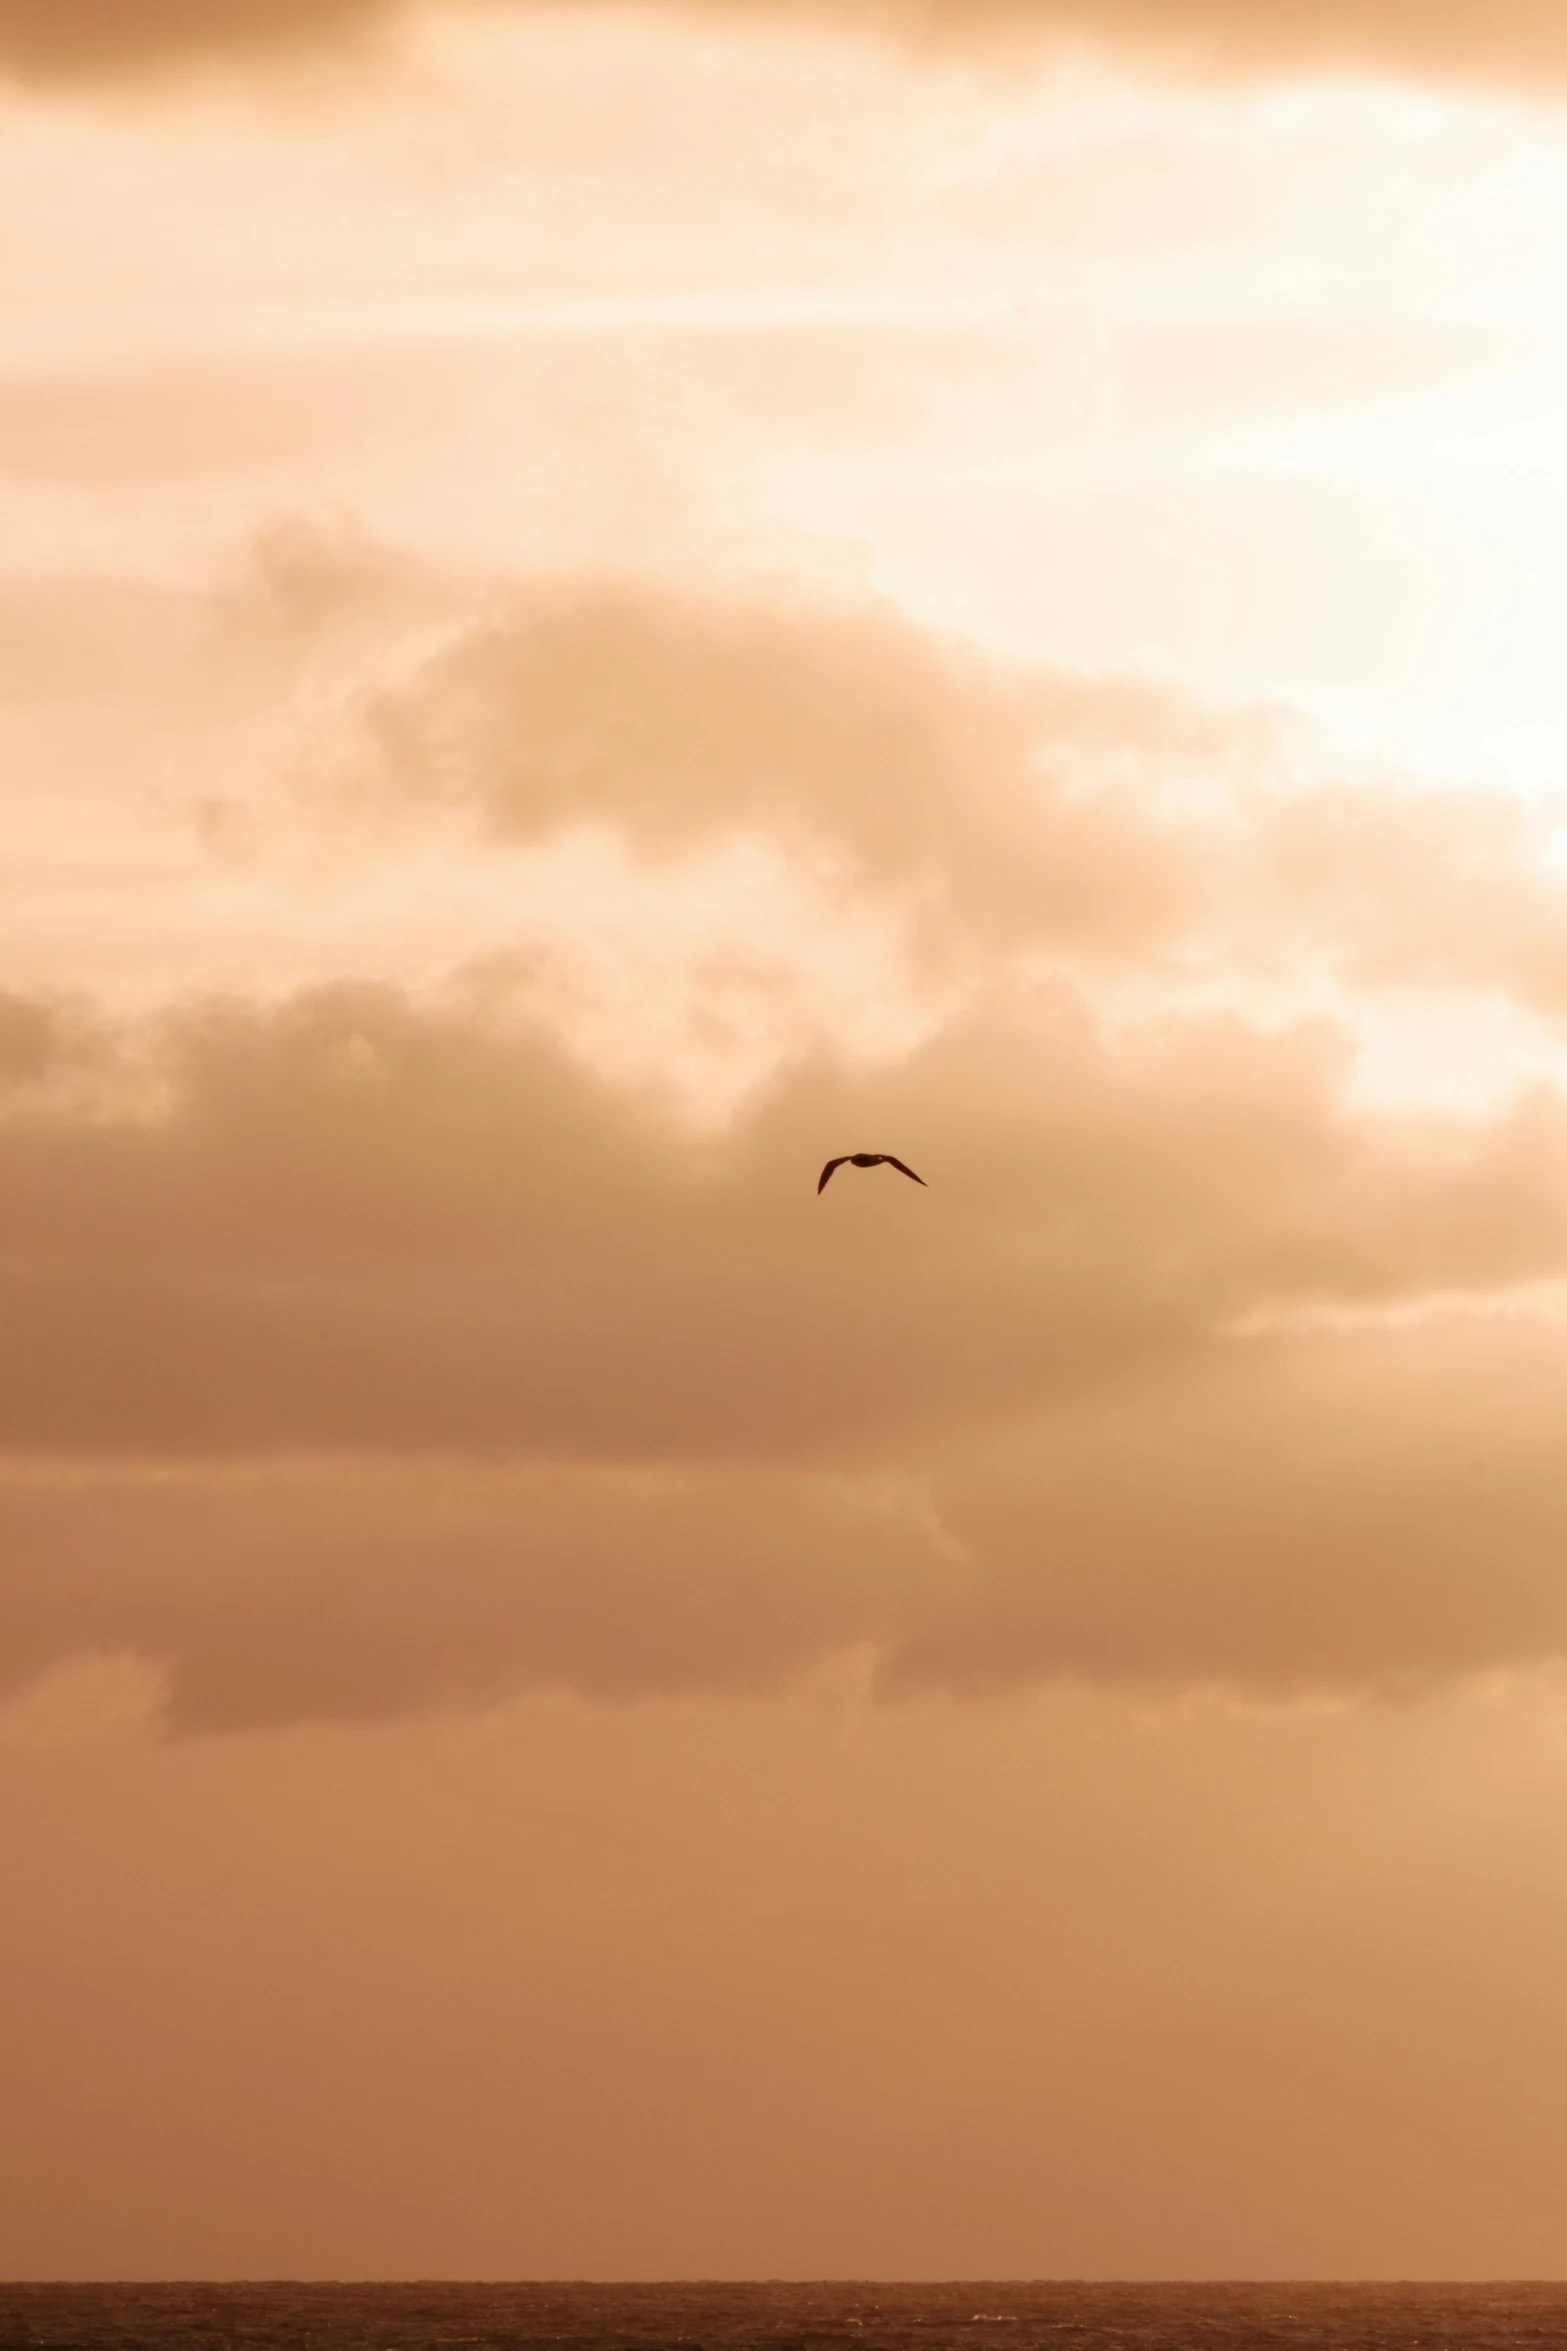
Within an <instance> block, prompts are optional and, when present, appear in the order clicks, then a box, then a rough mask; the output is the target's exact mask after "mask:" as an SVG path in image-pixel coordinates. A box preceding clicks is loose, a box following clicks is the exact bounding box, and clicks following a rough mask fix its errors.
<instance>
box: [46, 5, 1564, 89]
mask: <svg viewBox="0 0 1567 2351" xmlns="http://www.w3.org/2000/svg"><path fill="white" fill-rule="evenodd" d="M518 4H526V0H518ZM404 12H405V10H404V9H403V8H402V7H400V6H399V4H398V0H0V60H3V61H4V62H5V63H6V64H8V65H9V66H10V68H11V69H12V71H13V72H18V73H22V74H25V75H31V76H39V77H46V78H47V77H59V78H66V77H74V76H86V77H101V76H106V75H114V74H117V73H123V72H126V71H137V70H145V69H147V68H149V67H151V68H156V67H159V66H165V65H168V64H171V63H176V62H178V61H180V60H184V59H203V58H213V57H221V56H225V55H246V54H252V53H257V52H265V51H267V50H269V49H271V50H278V49H286V48H313V47H314V48H318V47H322V46H325V45H330V44H332V43H333V42H339V41H342V40H344V39H347V38H352V37H354V36H357V35H362V34H364V33H367V32H373V31H375V30H376V29H378V28H379V27H381V26H383V25H385V24H386V23H387V22H388V21H389V20H390V19H391V18H393V17H394V16H395V15H398V14H401V13H404ZM733 12H734V13H736V14H741V15H744V14H753V15H768V14H777V13H793V14H798V15H804V16H806V17H808V18H809V17H810V16H812V15H815V14H818V13H820V12H819V11H818V10H817V8H816V7H815V6H814V5H813V0H734V7H733ZM862 14H863V15H864V17H865V18H866V19H867V20H868V21H870V22H872V23H879V24H882V25H884V26H885V27H886V28H887V29H888V30H889V31H890V32H891V33H892V34H893V35H894V36H896V37H899V38H902V39H908V38H911V37H912V38H914V39H918V40H927V39H932V38H934V39H935V40H936V41H937V42H938V43H941V44H951V43H952V42H954V41H957V42H962V43H964V44H965V45H967V44H972V43H974V42H975V41H980V42H984V41H986V40H988V39H993V38H994V37H995V36H996V35H997V34H998V33H1001V34H1005V35H1007V36H1010V37H1013V38H1016V37H1017V36H1018V35H1020V34H1021V35H1023V36H1025V37H1030V36H1031V37H1036V38H1043V39H1047V40H1052V39H1054V40H1059V39H1066V40H1070V41H1082V40H1088V41H1102V42H1107V43H1110V44H1111V45H1114V46H1118V47H1123V48H1127V49H1130V50H1131V51H1132V52H1134V53H1141V54H1143V55H1145V56H1151V57H1153V58H1155V59H1160V58H1163V59H1166V60H1173V61H1175V62H1177V63H1181V64H1196V65H1198V66H1199V67H1203V68H1207V69H1210V70H1218V71H1221V72H1222V71H1234V70H1240V71H1243V72H1264V73H1286V74H1289V73H1298V72H1301V71H1313V70H1330V71H1332V70H1341V69H1343V68H1345V67H1349V68H1369V69H1371V70H1375V71H1386V72H1392V73H1395V74H1405V75H1412V76H1416V77H1425V76H1435V77H1438V78H1441V79H1478V80H1481V81H1485V82H1493V83H1504V84H1505V83H1512V84H1515V85H1516V84H1520V83H1522V84H1526V85H1527V84H1529V83H1532V82H1533V81H1535V80H1537V79H1544V80H1546V81H1555V80H1557V79H1558V78H1559V77H1560V76H1561V75H1562V73H1563V72H1564V71H1567V30H1564V28H1563V25H1562V21H1561V12H1560V10H1559V9H1557V8H1556V7H1555V6H1554V4H1553V0H1503V5H1501V6H1489V7H1488V6H1481V5H1479V4H1478V0H1462V4H1461V5H1456V6H1451V7H1446V8H1427V7H1423V6H1420V5H1417V4H1416V0H1369V4H1362V0H1262V4H1261V5H1258V4H1256V0H865V5H864V6H863V9H862Z"/></svg>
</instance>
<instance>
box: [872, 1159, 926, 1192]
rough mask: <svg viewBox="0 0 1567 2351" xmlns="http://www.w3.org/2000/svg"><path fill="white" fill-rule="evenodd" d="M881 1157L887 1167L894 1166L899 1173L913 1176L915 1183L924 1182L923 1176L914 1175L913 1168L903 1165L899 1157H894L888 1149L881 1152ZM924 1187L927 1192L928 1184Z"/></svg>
mask: <svg viewBox="0 0 1567 2351" xmlns="http://www.w3.org/2000/svg"><path fill="white" fill-rule="evenodd" d="M882 1158H883V1159H884V1160H885V1161H886V1163H887V1165H888V1166H889V1167H895V1168H896V1169H897V1171H898V1173H899V1175H906V1176H913V1177H914V1181H915V1183H917V1184H925V1178H924V1177H923V1176H917V1175H914V1170H913V1168H912V1167H905V1166H904V1164H903V1162H902V1160H901V1159H894V1158H893V1156H892V1153H891V1152H890V1151H884V1152H883V1153H882ZM925 1189H926V1191H927V1192H928V1191H929V1190H930V1186H929V1184H925Z"/></svg>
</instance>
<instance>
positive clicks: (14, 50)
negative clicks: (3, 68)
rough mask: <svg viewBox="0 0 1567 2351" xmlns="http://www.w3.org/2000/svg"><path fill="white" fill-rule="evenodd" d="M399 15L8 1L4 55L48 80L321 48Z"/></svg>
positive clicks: (361, 10) (321, 5)
mask: <svg viewBox="0 0 1567 2351" xmlns="http://www.w3.org/2000/svg"><path fill="white" fill-rule="evenodd" d="M391 13H392V6H390V5H389V4H388V0H59V4H58V5H54V4H52V0H0V59H3V60H4V61H5V62H6V63H7V64H8V65H9V66H10V67H11V69H12V71H13V72H18V73H22V74H26V75H31V76H37V77H39V78H56V77H58V78H60V79H65V78H69V77H75V76H78V75H82V76H90V77H99V76H103V75H109V74H115V73H120V72H124V71H127V70H132V71H135V70H142V69H145V68H147V67H159V66H167V65H171V64H177V63H180V62H183V61H184V60H187V59H196V58H207V57H214V56H222V55H225V54H241V55H244V54H250V53H252V52H254V51H257V50H266V49H272V48H282V47H301V48H302V47H317V46H320V45H323V44H327V43H331V42H333V41H338V40H342V39H344V38H345V37H348V36H350V35H353V34H355V33H358V32H361V31H364V30H366V29H369V28H371V27H373V26H375V25H376V24H377V23H379V22H381V21H384V20H385V19H386V18H387V17H388V16H389V15H390V14H391Z"/></svg>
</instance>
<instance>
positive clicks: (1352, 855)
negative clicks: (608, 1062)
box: [336, 577, 1567, 1023]
mask: <svg viewBox="0 0 1567 2351" xmlns="http://www.w3.org/2000/svg"><path fill="white" fill-rule="evenodd" d="M363 737H364V739H363V742H362V745H361V747H360V750H359V753H358V756H357V758H356V759H355V760H354V761H353V762H351V769H352V774H351V780H350V781H349V782H347V783H346V784H344V785H342V786H341V788H340V789H339V790H338V791H337V796H336V797H337V806H338V809H339V811H340V812H346V813H347V814H348V815H349V817H350V819H354V818H359V819H370V818H375V819H378V820H382V821H384V820H385V819H387V818H388V817H392V818H396V817H397V816H399V815H400V816H402V817H405V818H414V817H418V816H420V815H427V814H429V813H430V812H432V811H445V812H451V811H457V812H459V813H461V814H464V815H466V816H467V817H469V818H470V819H472V820H473V821H474V822H475V824H476V826H477V828H478V831H479V834H480V836H481V838H482V839H483V840H484V841H485V842H486V843H487V844H491V845H498V846H506V845H517V844H530V843H538V842H541V841H547V840H550V839H552V838H556V837H558V836H560V835H561V834H563V833H568V832H571V831H573V830H579V829H581V828H583V827H591V826H599V827H602V828H604V829H606V830H608V831H610V832H612V833H614V834H615V835H616V836H617V837H618V838H619V839H621V840H623V841H625V842H627V843H628V844H629V845H630V846H631V847H632V848H633V850H635V851H636V852H637V853H639V854H640V855H641V856H642V857H643V858H645V859H647V860H649V861H651V862H653V863H655V864H656V863H657V862H658V861H660V860H666V861H667V860H670V859H673V858H675V857H678V856H680V855H683V854H687V853H690V852H691V851H693V850H695V849H698V848H711V847H712V846H714V845H715V844H719V843H723V842H726V841H732V840H734V839H737V838H745V839H763V840H766V841H769V842H771V843H773V844H774V845H776V846H777V847H778V848H780V849H781V850H782V851H783V852H784V853H785V854H787V855H790V856H793V857H794V858H796V859H798V860H800V861H802V862H803V863H804V864H805V865H806V866H807V867H809V866H810V865H812V864H813V863H814V864H815V865H816V866H817V867H823V866H825V867H826V868H828V869H829V870H832V871H834V872H836V873H838V874H840V875H841V876H842V877H843V878H844V879H845V880H846V881H848V882H849V883H850V884H851V885H853V886H858V887H861V888H868V889H871V890H874V891H877V892H880V893H884V894H888V895H891V896H892V897H894V898H901V900H902V902H903V903H904V905H905V906H906V907H908V908H909V909H912V910H913V912H914V914H915V916H916V918H917V936H918V939H919V942H920V943H921V944H922V945H923V946H924V947H925V948H926V949H927V950H934V951H935V952H936V953H937V955H938V956H939V957H943V958H950V957H952V956H953V955H956V956H957V957H958V958H959V959H960V960H961V959H962V958H964V957H970V958H972V957H974V956H976V955H978V956H981V957H983V958H987V959H988V958H994V957H996V956H997V955H1001V956H1003V957H1004V956H1006V955H1008V954H1012V953H1015V952H1016V951H1018V950H1019V949H1022V948H1025V947H1026V948H1028V949H1030V950H1033V951H1040V952H1045V953H1048V954H1049V956H1050V957H1051V958H1052V960H1054V961H1056V962H1058V963H1060V962H1064V963H1065V964H1066V965H1068V966H1069V967H1071V968H1073V969H1075V970H1076V971H1078V972H1079V973H1083V972H1090V971H1097V972H1099V973H1101V974H1102V973H1104V972H1107V971H1120V972H1122V973H1123V974H1124V973H1125V972H1128V971H1136V972H1138V973H1139V974H1140V975H1141V976H1142V977H1143V978H1144V979H1145V980H1146V979H1147V978H1148V977H1150V976H1151V975H1154V974H1163V975H1165V976H1173V975H1175V974H1177V973H1179V972H1181V971H1186V972H1188V973H1189V972H1191V971H1192V970H1194V969H1209V970H1211V969H1213V968H1214V967H1216V966H1223V967H1225V968H1227V969H1228V970H1229V971H1230V972H1231V973H1232V974H1233V973H1236V972H1240V971H1249V972H1251V973H1252V974H1253V975H1256V976H1267V977H1270V978H1273V979H1278V978H1279V977H1280V976H1283V977H1285V978H1286V979H1287V980H1289V981H1291V982H1293V983H1296V984H1298V983H1300V982H1301V981H1302V980H1306V981H1309V982H1315V981H1317V980H1320V979H1322V978H1323V977H1325V976H1332V977H1333V978H1334V979H1335V980H1336V981H1338V982H1339V983H1341V984H1343V985H1344V986H1345V987H1347V988H1349V989H1351V990H1366V989H1371V990H1377V989H1395V990H1398V989H1411V988H1413V989H1432V988H1435V989H1447V990H1466V989H1467V990H1473V991H1481V992H1490V993H1492V994H1495V995H1499V996H1507V997H1511V998H1513V999H1514V1000H1516V1001H1517V1002H1518V1003H1520V1004H1523V1005H1526V1006H1528V1007H1529V1008H1530V1009H1531V1010H1532V1011H1533V1012H1535V1013H1537V1014H1539V1015H1540V1016H1542V1017H1543V1018H1544V1019H1546V1020H1548V1021H1552V1022H1557V1023H1559V1022H1560V1021H1561V1019H1562V1017H1563V1014H1564V1012H1567V961H1564V957H1563V950H1562V941H1563V939H1564V938H1567V883H1564V879H1563V876H1562V873H1561V869H1560V865H1559V862H1558V861H1557V860H1556V859H1555V858H1554V856H1553V854H1552V851H1551V827H1552V824H1553V823H1554V821H1555V815H1554V811H1553V810H1552V809H1551V808H1550V807H1544V808H1539V809H1529V808H1526V807H1524V806H1522V805H1521V804H1519V803H1518V802H1516V801H1514V800H1509V799H1506V798H1503V797H1502V796H1500V795H1498V794H1495V793H1474V792H1465V791H1461V790H1441V789H1433V788H1419V789H1417V788H1414V787H1412V786H1410V785H1407V784H1404V785H1400V784H1398V783H1397V782H1396V781H1389V780H1388V779H1386V778H1381V777H1373V778H1370V779H1367V780H1360V781H1340V780H1336V779H1334V778H1333V777H1331V776H1330V777H1329V778H1328V779H1327V780H1325V781H1324V780H1322V779H1320V778H1319V777H1314V776H1313V775H1312V767H1313V763H1314V758H1315V756H1317V755H1314V754H1313V751H1312V748H1311V746H1310V744H1309V743H1308V742H1306V741H1305V740H1304V737H1303V731H1302V730H1301V729H1300V727H1299V726H1298V724H1292V723H1291V721H1290V719H1289V716H1288V714H1287V713H1285V712H1282V711H1269V710H1267V709H1256V710H1250V711H1235V710H1228V711H1226V710H1221V709H1216V708H1211V707H1206V706H1204V704H1203V703H1202V702H1201V701H1199V700H1198V699H1197V698H1196V697H1194V696H1191V695H1187V694H1183V693H1181V692H1180V691H1179V690H1177V689H1176V688H1174V687H1171V686H1168V685H1165V684H1162V683H1159V682H1156V681H1153V680H1149V679H1145V678H1139V677H1136V676H1134V675H1114V674H1106V675H1099V676H1094V675H1088V674H1084V673H1081V672H1075V671H1071V670H1067V669H1060V668H1057V669H1051V668H1047V667H1045V666H1042V665H1035V666H1032V667H1030V666H1026V665H1021V664H1016V665H1013V666H1011V667H1007V666H1005V665H1002V664H1000V663H997V662H994V661H986V660H984V659H982V658H981V657H980V656H979V655H978V654H977V653H976V652H974V651H972V650H968V649H965V648H964V647H963V646H962V645H961V644H960V643H959V642H957V641H955V640H950V639H945V640H944V639H942V638H940V637H938V636H936V635H934V634H932V633H930V632H928V631H926V630H923V629H921V628H919V627H917V626H915V625H913V624H912V623H910V622H909V621H907V620H906V619H904V618H903V617H901V616H900V615H897V614H896V613H894V612H892V611H890V610H877V609H864V608H860V609H855V608H845V609H843V610H838V611H834V610H830V609H824V608H822V607H821V606H805V605H799V606H789V605H787V604H784V603H781V602H778V601H771V602H770V601H767V600H766V599H763V598H760V597H754V598H751V599H749V600H747V599H746V598H744V597H742V596H739V595H734V594H731V595H729V596H722V597H721V596H718V595H712V594H710V595H705V596H704V595H699V594H689V593H684V594H683V593H681V592H679V591H678V590H674V589H671V588H670V587H669V586H667V585H665V584H651V583H645V582H637V581H630V580H616V579H612V578H610V579H606V578H602V577H592V578H583V579H579V580H570V579H567V580H560V579H545V580H541V581H537V582H534V583H531V584H529V585H527V586H521V587H516V588H514V589H511V590H508V591H506V592H505V593H503V594H501V595H500V596H499V597H498V598H497V600H496V603H495V605H494V607H493V609H492V610H491V611H489V612H488V613H487V614H486V615H485V616H484V617H483V618H482V619H480V620H478V621H476V622H473V623H471V624H470V625H468V626H466V627H462V628H459V629H458V630H457V632H456V633H455V635H454V636H453V637H452V639H451V641H450V642H449V643H447V644H446V645H445V646H444V648H443V649H441V650H440V651H438V652H437V653H436V654H434V655H433V656H432V657H430V658H429V659H427V660H421V661H419V662H417V663H415V664H414V665H413V666H412V668H411V669H410V670H408V671H407V672H406V673H405V674H404V675H403V676H402V677H401V678H399V679H397V680H395V681H394V682H391V683H388V684H387V685H385V686H384V687H383V688H382V689H381V690H379V691H378V692H375V693H373V694H371V695H370V696H369V697H368V698H367V701H366V705H365V711H364V717H363Z"/></svg>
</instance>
